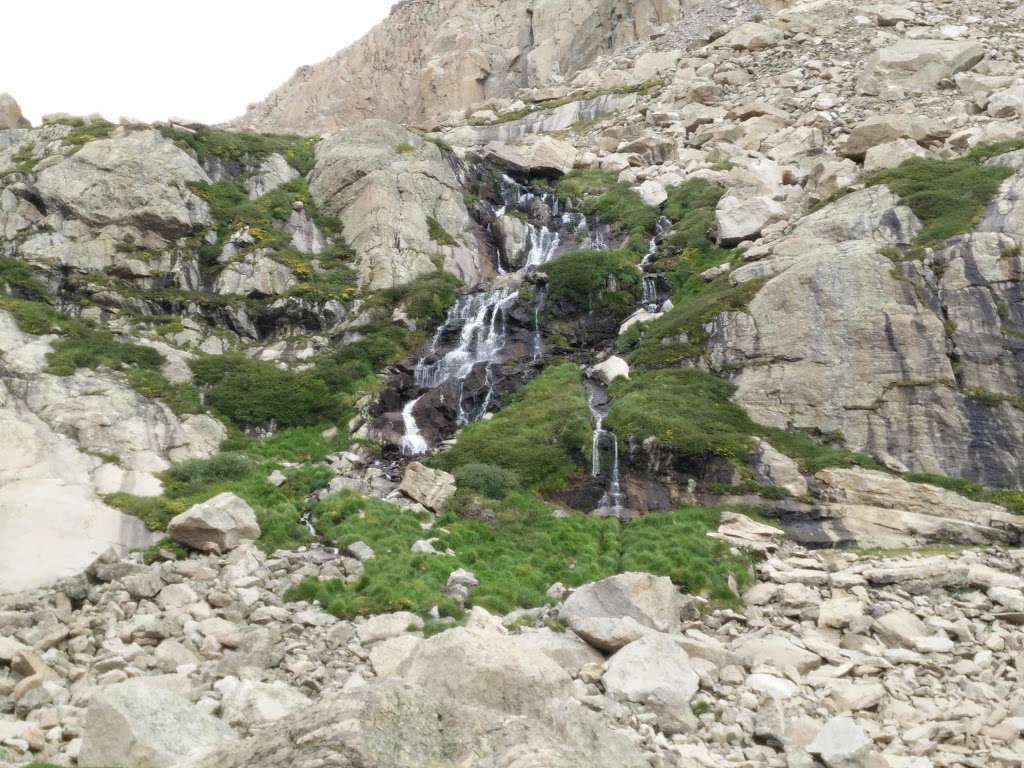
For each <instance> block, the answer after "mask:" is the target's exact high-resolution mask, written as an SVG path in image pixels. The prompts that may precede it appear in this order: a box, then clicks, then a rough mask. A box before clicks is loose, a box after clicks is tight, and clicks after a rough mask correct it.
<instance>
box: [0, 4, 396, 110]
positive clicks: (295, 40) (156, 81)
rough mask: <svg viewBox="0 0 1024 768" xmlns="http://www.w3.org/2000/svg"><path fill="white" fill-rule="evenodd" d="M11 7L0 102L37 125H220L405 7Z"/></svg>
mask: <svg viewBox="0 0 1024 768" xmlns="http://www.w3.org/2000/svg"><path fill="white" fill-rule="evenodd" d="M0 2H3V5H4V8H3V11H2V12H0V16H2V17H3V27H4V34H3V42H2V43H0V93H2V92H4V91H7V92H9V93H10V94H11V95H12V96H14V98H15V99H17V101H18V103H19V104H20V105H21V108H22V111H23V112H24V113H25V116H26V117H28V118H29V119H30V120H31V121H32V122H33V123H38V121H39V119H40V117H42V116H43V115H44V114H49V113H51V112H70V113H72V114H79V115H83V114H91V113H93V112H99V113H100V114H102V115H103V116H104V117H106V118H108V119H110V120H117V119H118V118H119V117H122V116H125V117H133V118H137V119H141V120H146V121H154V120H163V119H166V118H168V117H181V118H187V119H190V120H199V121H201V122H205V123H217V122H222V121H224V120H227V119H229V118H232V117H236V116H238V115H240V114H242V112H244V111H245V107H246V106H247V105H248V104H249V103H250V102H253V101H259V100H260V99H262V98H263V97H264V96H266V95H267V94H268V93H269V92H270V91H271V90H272V89H274V88H276V87H277V86H278V85H280V84H281V83H283V82H284V81H285V80H287V79H288V78H289V77H290V76H291V74H292V73H293V72H294V71H295V70H296V69H297V68H298V67H299V66H301V65H303V64H314V63H316V62H318V61H321V60H323V59H325V58H327V57H328V56H330V55H331V54H333V53H335V52H336V51H338V50H340V49H341V48H344V47H345V46H346V45H348V44H349V43H351V42H354V41H355V40H357V39H359V38H360V37H362V35H363V34H365V33H366V32H367V31H368V30H369V29H370V28H371V27H372V26H373V25H374V24H376V23H377V22H378V21H380V20H381V19H383V18H385V17H386V16H387V14H388V11H389V10H390V9H391V5H392V4H393V2H394V0H284V1H283V2H282V0H174V1H173V2H166V1H165V0H87V1H85V2H83V0H35V1H34V2H32V1H31V0H30V2H6V1H4V0H0ZM8 6H9V7H8Z"/></svg>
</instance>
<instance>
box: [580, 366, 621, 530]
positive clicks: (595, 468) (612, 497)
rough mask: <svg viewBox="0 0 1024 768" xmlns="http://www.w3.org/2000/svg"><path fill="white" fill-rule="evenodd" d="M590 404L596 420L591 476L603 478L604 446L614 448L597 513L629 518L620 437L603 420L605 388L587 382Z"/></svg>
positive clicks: (605, 409)
mask: <svg viewBox="0 0 1024 768" xmlns="http://www.w3.org/2000/svg"><path fill="white" fill-rule="evenodd" d="M586 386H587V404H588V405H589V406H590V415H591V418H592V419H593V421H594V437H593V442H592V444H591V453H592V457H591V462H590V474H591V476H592V477H594V478H599V477H601V475H602V471H601V468H602V463H603V462H602V460H601V459H602V456H601V454H602V451H604V450H607V449H606V448H605V447H604V446H605V445H609V444H610V446H611V462H610V463H609V469H608V473H607V474H608V485H607V486H606V489H605V492H604V495H603V496H602V497H601V501H600V502H598V505H597V508H598V510H605V511H609V512H613V513H614V514H616V515H617V516H619V517H624V516H626V515H628V510H627V508H626V494H625V493H623V492H622V484H621V480H620V474H619V438H618V437H617V436H616V435H615V434H614V433H612V432H609V431H608V430H607V429H605V428H604V419H605V416H607V415H608V400H607V395H606V393H605V391H604V389H603V388H601V387H600V386H599V385H598V384H596V383H595V382H593V381H587V382H586Z"/></svg>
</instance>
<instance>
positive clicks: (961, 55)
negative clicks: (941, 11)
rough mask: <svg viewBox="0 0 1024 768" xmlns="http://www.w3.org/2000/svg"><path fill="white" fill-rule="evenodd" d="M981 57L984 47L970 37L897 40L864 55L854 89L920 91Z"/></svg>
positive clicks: (887, 92) (895, 94)
mask: <svg viewBox="0 0 1024 768" xmlns="http://www.w3.org/2000/svg"><path fill="white" fill-rule="evenodd" d="M984 57H985V49H984V48H983V47H982V46H981V45H979V44H978V43H976V42H973V41H967V40H910V39H904V40H900V41H899V42H897V43H895V44H894V45H890V46H889V47H887V48H883V49H881V50H880V51H877V52H876V53H874V54H873V55H872V56H871V58H869V59H868V62H867V65H866V67H865V69H864V72H863V73H862V74H861V76H860V79H859V80H858V81H857V90H858V92H859V93H864V94H869V95H874V96H887V97H893V98H899V97H901V96H902V95H903V94H905V93H923V92H926V91H930V90H932V89H933V88H935V87H936V86H938V84H939V82H940V81H942V80H946V79H949V78H952V77H953V75H955V74H956V73H957V72H962V71H964V70H967V69H971V68H972V67H973V66H974V65H975V64H977V63H978V62H979V61H981V60H982V59H983V58H984Z"/></svg>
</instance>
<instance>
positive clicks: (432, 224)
mask: <svg viewBox="0 0 1024 768" xmlns="http://www.w3.org/2000/svg"><path fill="white" fill-rule="evenodd" d="M427 230H428V232H429V233H430V239H431V240H433V241H434V242H435V243H437V244H438V245H441V246H456V245H458V244H459V241H458V240H456V239H455V238H454V237H452V236H451V235H450V234H448V231H447V230H446V229H445V228H444V227H443V226H441V222H439V221H438V220H437V219H435V218H434V217H433V216H427Z"/></svg>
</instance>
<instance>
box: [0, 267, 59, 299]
mask: <svg viewBox="0 0 1024 768" xmlns="http://www.w3.org/2000/svg"><path fill="white" fill-rule="evenodd" d="M3 286H7V288H8V290H10V291H12V292H14V293H16V294H17V295H19V296H21V297H23V298H28V299H43V298H45V297H47V296H48V295H49V291H48V290H47V288H46V285H45V284H44V283H43V282H42V281H41V280H40V279H39V278H38V277H36V274H35V272H33V271H32V268H31V267H30V266H29V265H28V264H26V263H25V262H24V261H21V260H20V259H10V258H5V257H0V290H2V288H3Z"/></svg>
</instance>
